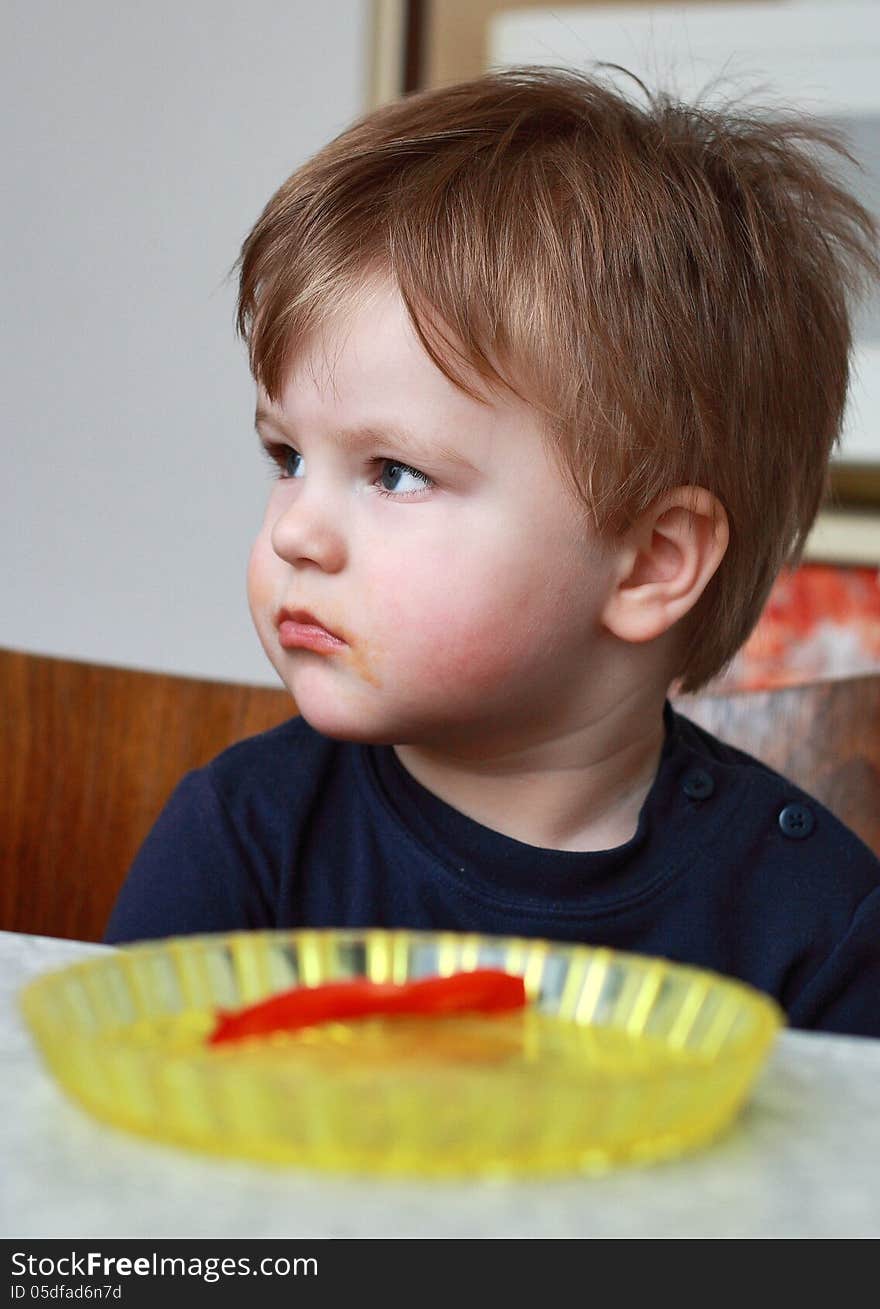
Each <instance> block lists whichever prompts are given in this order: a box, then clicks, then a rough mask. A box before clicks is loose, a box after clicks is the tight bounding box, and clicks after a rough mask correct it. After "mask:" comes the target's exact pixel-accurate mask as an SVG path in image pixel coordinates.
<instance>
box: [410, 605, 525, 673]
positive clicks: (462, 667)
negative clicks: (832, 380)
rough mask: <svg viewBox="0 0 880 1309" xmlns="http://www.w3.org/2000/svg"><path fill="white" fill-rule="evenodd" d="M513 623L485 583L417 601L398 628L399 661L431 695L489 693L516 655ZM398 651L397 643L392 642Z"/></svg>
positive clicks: (513, 664)
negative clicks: (430, 602)
mask: <svg viewBox="0 0 880 1309" xmlns="http://www.w3.org/2000/svg"><path fill="white" fill-rule="evenodd" d="M518 627H519V624H518V623H517V621H516V618H515V615H514V614H513V613H512V611H511V609H510V607H508V606H505V604H504V603H503V600H502V601H501V602H499V597H498V595H497V592H496V593H495V594H494V595H493V593H492V588H491V586H487V587H486V588H485V591H484V592H483V593H481V594H479V593H477V594H475V593H471V594H470V595H469V596H468V597H467V602H466V603H463V597H462V596H461V595H460V594H459V595H458V597H456V598H453V597H450V600H449V602H448V603H447V604H445V605H444V604H442V603H441V604H439V605H435V606H426V605H423V606H422V608H421V611H420V613H419V615H418V617H417V618H414V619H413V620H412V621H411V622H410V623H409V624H407V625H405V626H401V627H398V629H397V630H398V631H399V632H400V633H401V634H402V635H403V634H404V633H405V637H404V640H405V643H406V645H407V646H408V647H409V651H410V658H409V659H403V660H402V661H401V662H402V664H403V666H409V667H410V668H412V669H413V670H414V671H417V674H418V675H419V676H420V677H421V679H422V680H423V684H424V682H425V681H426V680H429V681H430V684H431V685H432V686H433V688H434V690H435V693H436V694H437V695H438V696H440V697H443V696H449V697H451V698H455V696H456V695H457V694H458V695H460V694H461V693H462V692H464V691H471V692H479V693H482V694H487V695H489V696H491V695H492V694H493V693H494V692H496V691H497V690H498V689H499V686H500V685H501V684H502V683H503V682H504V681H505V680H507V679H508V678H509V676H510V674H511V672H512V670H513V669H514V668H515V667H516V666H517V664H518V662H519V661H520V660H521V658H522V645H521V639H520V637H519V634H518ZM398 653H402V652H401V651H400V647H399V646H398Z"/></svg>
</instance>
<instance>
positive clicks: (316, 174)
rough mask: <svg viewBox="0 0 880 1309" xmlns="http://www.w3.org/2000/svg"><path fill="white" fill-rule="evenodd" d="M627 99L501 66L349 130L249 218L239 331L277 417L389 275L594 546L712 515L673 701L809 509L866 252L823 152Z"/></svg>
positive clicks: (834, 431) (823, 132) (756, 121)
mask: <svg viewBox="0 0 880 1309" xmlns="http://www.w3.org/2000/svg"><path fill="white" fill-rule="evenodd" d="M634 80H637V79H634ZM639 85H640V86H642V84H641V83H639ZM642 90H643V91H644V93H645V97H646V103H645V105H644V106H642V105H639V104H636V103H634V102H632V101H630V100H629V99H627V98H626V97H625V96H624V95H623V94H622V93H621V92H620V91H619V90H618V89H616V88H615V87H614V86H613V85H611V84H608V83H606V82H605V81H603V80H600V78H599V77H596V76H591V75H588V74H586V73H579V72H572V71H567V70H561V69H554V68H515V69H509V70H506V71H502V72H497V73H492V74H489V75H487V76H485V77H481V78H478V79H475V80H473V81H470V82H465V83H461V84H459V85H456V86H450V87H445V88H442V89H440V90H434V91H426V92H421V93H417V94H414V95H410V96H408V97H405V98H404V99H402V100H400V101H398V102H396V103H394V104H391V105H388V106H386V107H384V108H382V109H380V110H378V111H376V112H374V113H372V114H369V115H368V116H366V117H364V118H362V119H361V120H359V121H358V122H357V123H355V124H354V125H353V126H352V127H350V128H349V129H348V130H347V131H345V132H343V133H342V134H341V135H340V136H338V137H337V138H336V139H335V140H334V141H332V142H331V143H330V144H329V145H327V146H326V147H325V148H324V149H323V150H321V151H320V152H319V153H318V154H317V155H315V156H314V158H312V159H311V160H310V161H309V162H308V163H306V164H305V165H304V166H303V167H301V168H299V169H297V171H296V172H295V173H294V174H293V175H292V176H291V177H290V178H289V179H288V180H287V181H286V182H285V183H284V184H283V186H281V188H280V189H279V190H278V191H277V193H276V194H275V195H274V196H273V197H272V199H271V200H270V201H269V203H268V205H267V206H266V208H265V209H264V211H263V213H262V215H261V216H260V218H259V220H258V221H257V223H256V224H255V226H254V228H253V230H252V231H251V233H250V234H249V236H248V237H247V239H246V240H245V242H244V245H243V247H242V251H241V256H240V260H239V264H238V267H239V270H240V291H239V302H238V319H237V321H238V328H239V331H240V332H241V334H242V336H243V337H244V339H245V340H246V341H247V344H248V349H249V355H250V363H251V369H252V371H253V374H254V376H255V378H256V380H257V381H258V382H259V383H260V385H261V386H262V387H263V388H264V389H265V391H266V392H267V393H268V395H269V396H270V398H272V399H273V400H275V399H277V398H278V396H279V394H280V390H281V387H282V382H283V379H284V377H285V374H286V372H287V370H288V368H289V366H290V363H291V361H292V359H293V357H294V356H295V354H296V352H297V351H298V350H300V349H301V348H302V346H303V344H304V343H305V342H306V340H307V339H308V338H309V337H310V336H311V335H312V333H313V332H314V330H315V329H316V328H317V327H318V326H319V325H320V324H321V323H322V322H323V321H324V320H325V319H326V318H327V316H328V315H329V314H331V313H332V312H333V311H334V308H335V307H337V306H339V305H344V304H345V303H347V302H349V301H350V300H351V298H352V297H355V296H357V294H358V292H359V288H360V287H362V286H363V283H364V279H365V276H366V275H367V274H369V273H370V272H374V271H378V272H383V273H385V274H387V275H390V277H391V278H392V279H393V281H394V282H395V283H396V284H397V286H398V287H399V289H400V292H401V294H402V296H403V299H404V301H405V303H406V305H407V309H408V311H409V314H410V317H411V318H412V320H413V324H414V326H415V329H416V331H417V332H418V334H419V337H420V339H421V341H422V344H423V345H424V347H425V349H426V351H427V352H428V354H429V355H430V356H431V358H432V359H433V360H434V362H435V363H436V364H437V366H438V367H439V368H441V369H442V371H443V372H444V373H445V374H446V376H447V377H449V378H450V379H451V380H452V381H453V382H454V383H455V384H456V385H458V386H460V387H461V388H462V389H463V390H464V391H466V392H467V393H468V394H471V395H473V396H475V397H476V398H480V392H479V388H478V387H476V386H475V385H474V379H475V378H477V379H480V380H481V381H482V382H484V383H486V384H487V385H488V386H489V387H490V388H502V389H505V388H506V389H507V390H509V391H510V392H513V393H514V394H516V395H517V396H519V397H520V398H522V399H526V400H528V402H529V403H530V404H532V405H534V406H535V407H536V409H537V410H538V411H539V412H540V413H541V415H542V417H543V419H544V425H545V430H546V433H547V439H548V441H549V442H550V444H551V448H552V449H553V450H554V451H555V452H556V454H557V455H558V457H559V461H560V466H561V468H562V469H563V471H564V472H565V473H566V474H567V476H568V478H569V480H570V485H571V488H572V490H573V491H574V492H575V494H576V495H577V496H578V497H579V498H580V499H581V501H582V502H583V504H584V507H585V510H586V512H587V513H588V514H589V515H590V517H591V519H592V521H593V522H594V524H595V525H596V527H597V528H598V530H600V531H602V532H609V533H619V532H621V531H623V530H625V528H626V527H627V526H628V525H629V524H630V523H632V522H633V521H634V520H635V518H637V517H638V515H639V514H640V513H642V512H643V511H644V510H645V509H647V508H648V507H649V506H650V505H651V504H652V503H653V502H654V501H656V500H657V499H658V498H659V497H660V496H662V495H663V494H664V492H666V491H668V490H671V489H672V488H674V487H677V486H688V485H694V486H703V487H706V488H707V489H708V490H710V491H711V492H712V493H713V494H714V495H715V496H717V498H718V500H719V501H720V503H721V504H722V505H723V506H724V508H725V510H726V512H727V515H728V520H729V525H730V544H729V547H728V550H727V553H726V555H725V557H724V560H723V561H722V563H721V565H720V567H719V569H718V571H717V573H716V575H715V576H714V577H713V579H712V581H711V582H710V584H709V586H708V587H707V589H706V591H705V593H704V595H703V596H702V598H701V600H700V601H699V603H698V605H697V606H696V608H695V610H694V613H693V614H692V615H690V616H689V617H690V618H691V619H692V620H693V621H691V622H690V623H689V624H688V626H687V628H686V629H685V630H686V640H685V641H683V643H682V659H681V666H680V668H679V670H678V675H679V678H680V680H681V685H682V689H683V690H686V691H692V690H696V689H697V688H698V687H699V686H700V685H702V684H703V683H705V682H706V681H707V680H708V679H709V678H710V677H711V676H713V675H714V674H715V673H716V672H717V671H719V670H720V669H721V668H722V667H723V666H724V664H725V663H726V662H727V661H728V660H729V659H730V658H731V657H732V655H733V654H734V653H735V652H736V650H737V649H738V648H739V646H740V645H741V644H742V643H743V641H744V640H745V639H746V637H747V636H748V634H749V632H750V631H751V629H752V627H753V626H754V624H755V623H756V621H757V619H758V617H759V614H760V611H761V609H762V607H763V605H764V602H765V600H766V598H767V594H768V592H769V590H770V587H771V585H772V582H773V580H774V578H775V577H776V575H777V573H778V572H779V571H780V569H781V568H782V567H783V566H785V565H786V564H791V563H793V562H795V561H796V560H797V559H798V558H799V556H800V552H801V550H802V548H803V544H804V541H805V538H806V535H807V532H808V530H809V528H810V526H811V524H812V522H813V519H814V517H815V515H816V512H817V510H818V508H819V506H820V504H821V502H822V499H823V496H824V494H825V492H826V489H827V481H828V461H829V455H830V452H831V450H832V447H833V445H834V443H835V441H836V440H837V439H838V437H839V433H840V427H841V421H842V416H843V410H844V403H845V399H846V393H847V385H848V375H849V353H850V347H851V328H850V309H849V295H850V293H851V292H854V291H856V290H858V289H859V288H860V286H861V285H863V284H864V283H865V282H866V281H867V279H868V278H869V277H870V276H872V275H873V276H876V275H877V273H878V261H877V258H876V254H875V249H874V243H875V242H876V236H877V229H876V225H875V224H874V222H873V220H872V218H871V216H870V215H869V213H868V212H867V211H866V210H865V209H864V208H863V207H862V206H861V205H859V204H858V202H857V201H856V200H855V199H854V198H853V197H852V195H850V194H849V192H848V191H847V190H846V189H845V188H844V187H843V186H841V185H840V184H839V182H838V181H836V180H835V178H834V176H833V174H832V171H831V170H830V169H829V168H827V167H824V166H823V164H822V162H821V160H820V158H819V157H818V154H817V149H816V148H817V147H819V148H826V149H829V150H831V151H834V152H836V153H837V155H838V156H841V157H846V158H848V159H851V156H850V155H849V153H848V151H847V150H846V148H845V146H844V144H843V143H842V140H841V138H840V137H839V135H838V134H836V133H834V132H833V131H831V130H830V129H828V128H823V127H820V126H818V125H817V124H815V123H814V122H810V121H808V120H804V119H801V118H797V117H795V116H793V115H783V114H778V113H777V114H775V115H771V116H768V115H765V114H761V113H758V112H757V111H754V110H751V111H750V110H744V109H742V108H740V109H738V110H737V111H736V112H734V111H733V110H731V109H730V108H729V107H727V108H726V109H724V110H721V109H715V110H712V109H709V108H706V107H699V106H695V105H686V104H682V103H679V102H678V101H677V100H676V99H674V98H673V97H672V96H670V95H667V94H665V93H661V94H654V95H652V94H651V93H650V92H649V91H647V89H646V88H644V87H643V86H642Z"/></svg>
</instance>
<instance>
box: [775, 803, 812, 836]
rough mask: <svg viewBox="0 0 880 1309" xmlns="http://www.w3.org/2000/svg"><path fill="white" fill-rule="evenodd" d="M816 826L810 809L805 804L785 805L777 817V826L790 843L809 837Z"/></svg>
mask: <svg viewBox="0 0 880 1309" xmlns="http://www.w3.org/2000/svg"><path fill="white" fill-rule="evenodd" d="M815 825H816V820H815V818H814V817H813V811H812V809H808V808H807V806H806V805H805V804H797V803H794V804H787V805H786V806H785V808H784V809H783V810H782V811H781V813H780V815H779V826H780V827H781V828H782V831H783V835H785V836H787V837H789V838H790V839H791V840H792V841H802V840H803V839H804V837H805V836H809V835H810V833H811V832H812V830H813V828H814V827H815Z"/></svg>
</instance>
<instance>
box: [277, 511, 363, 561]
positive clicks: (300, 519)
mask: <svg viewBox="0 0 880 1309" xmlns="http://www.w3.org/2000/svg"><path fill="white" fill-rule="evenodd" d="M271 539H272V548H273V550H274V551H275V553H276V554H277V555H278V557H279V559H283V560H284V561H285V563H288V564H299V563H303V562H311V563H314V564H318V566H319V567H320V568H322V569H323V570H324V571H325V572H328V573H332V572H338V571H339V569H341V568H342V567H343V565H344V563H345V557H346V545H345V537H344V533H343V530H342V524H341V522H340V516H339V509H338V505H337V507H336V508H335V509H334V507H333V506H332V505H331V504H330V503H329V499H328V497H326V496H325V497H323V498H321V499H319V498H317V497H316V496H314V495H310V494H308V493H304V494H302V495H299V496H297V499H296V502H295V503H294V504H291V505H289V506H288V508H287V509H285V511H284V512H283V513H282V514H279V516H278V518H276V520H275V523H274V524H273V527H272V538H271Z"/></svg>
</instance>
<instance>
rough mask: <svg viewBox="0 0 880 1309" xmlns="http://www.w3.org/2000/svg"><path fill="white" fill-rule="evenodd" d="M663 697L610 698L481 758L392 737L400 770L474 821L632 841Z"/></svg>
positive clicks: (559, 838)
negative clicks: (579, 717) (585, 715)
mask: <svg viewBox="0 0 880 1309" xmlns="http://www.w3.org/2000/svg"><path fill="white" fill-rule="evenodd" d="M663 741H664V725H663V714H662V697H661V698H660V700H659V702H658V701H657V699H656V696H655V697H654V698H653V700H652V702H651V703H650V704H648V703H646V700H645V698H644V697H643V696H642V695H639V696H638V697H636V696H634V697H632V699H630V700H629V701H617V702H616V703H615V704H614V705H613V706H612V707H609V708H607V709H606V710H604V711H601V712H596V714H595V715H592V716H591V717H590V721H585V722H583V723H582V724H580V725H578V726H576V727H575V728H573V729H571V728H569V729H568V730H567V731H566V732H565V733H564V734H561V735H560V734H557V735H555V736H553V737H548V738H547V739H545V740H542V741H540V742H533V743H530V744H524V745H522V746H520V747H518V748H516V749H505V750H503V751H499V752H497V753H495V754H490V753H488V752H487V753H486V754H484V755H483V756H482V757H480V758H467V759H464V758H461V757H456V756H455V755H452V754H449V753H446V752H442V751H438V750H435V749H428V748H425V747H424V746H420V745H399V746H395V747H394V750H395V753H396V755H397V757H398V759H399V760H400V762H401V763H402V764H403V766H404V767H405V768H406V769H407V771H408V772H409V773H410V774H411V775H412V776H413V777H414V778H415V779H416V781H417V782H420V783H421V785H422V786H424V787H426V788H427V789H428V790H429V791H431V792H433V794H434V795H436V796H439V798H440V799H441V800H444V801H446V803H447V804H449V805H452V806H453V808H455V809H457V810H459V812H460V813H463V814H465V815H466V816H467V817H468V818H472V819H474V821H475V822H478V823H481V824H482V825H483V826H484V827H489V828H491V829H492V830H493V831H496V832H501V833H503V834H504V835H505V836H510V837H513V838H514V839H515V840H517V841H521V842H523V843H524V844H525V845H534V846H538V847H539V848H541V849H544V850H570V851H587V850H610V849H613V848H615V847H616V846H619V845H623V844H625V842H627V841H629V840H630V839H631V838H632V837H633V836H634V835H635V832H636V828H637V827H638V819H639V813H640V811H641V808H642V805H643V804H644V801H645V798H646V796H647V794H648V792H649V790H650V789H651V786H652V784H653V781H654V778H655V776H656V773H657V767H658V764H659V761H660V754H661V751H662V749H663Z"/></svg>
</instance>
